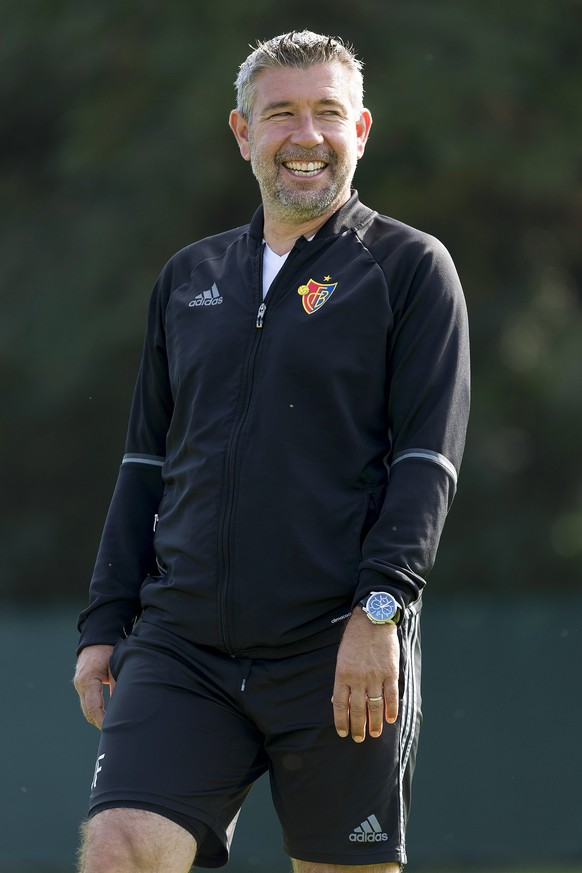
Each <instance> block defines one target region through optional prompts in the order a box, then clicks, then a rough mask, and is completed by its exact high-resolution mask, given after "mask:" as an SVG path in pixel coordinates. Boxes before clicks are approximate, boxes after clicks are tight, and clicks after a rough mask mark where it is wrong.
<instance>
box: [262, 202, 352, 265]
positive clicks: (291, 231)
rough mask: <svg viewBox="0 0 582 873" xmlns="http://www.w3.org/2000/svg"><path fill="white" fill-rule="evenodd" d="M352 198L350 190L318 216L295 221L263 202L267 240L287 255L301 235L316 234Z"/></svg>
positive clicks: (268, 243) (307, 236)
mask: <svg viewBox="0 0 582 873" xmlns="http://www.w3.org/2000/svg"><path fill="white" fill-rule="evenodd" d="M349 198H350V192H349V191H348V193H347V196H345V197H343V198H342V199H340V200H339V201H338V202H336V203H334V204H333V206H331V207H330V208H329V209H328V210H327V211H326V212H324V213H323V214H322V215H319V216H317V218H312V219H309V220H306V221H293V220H291V219H289V218H287V217H286V216H282V215H281V213H280V211H279V210H278V209H277V208H275V209H273V208H272V207H270V206H269V204H267V203H263V213H264V221H265V223H264V227H263V236H264V238H265V242H266V243H267V245H268V246H269V248H270V249H272V250H273V251H274V252H276V254H278V255H285V254H287V252H290V251H291V249H292V248H293V246H294V245H295V243H296V241H297V240H298V239H299V237H300V236H304V237H305V238H306V239H309V238H310V237H312V236H314V235H315V234H316V233H317V231H318V230H319V229H320V228H321V227H323V225H324V224H325V222H326V221H327V220H328V219H329V218H331V216H332V215H333V214H334V212H337V210H338V209H339V208H340V206H343V205H344V203H346V202H347V201H348V200H349Z"/></svg>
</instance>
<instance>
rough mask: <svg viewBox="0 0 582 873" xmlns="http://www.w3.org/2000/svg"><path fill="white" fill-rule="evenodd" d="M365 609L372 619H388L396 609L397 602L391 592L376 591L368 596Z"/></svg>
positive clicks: (392, 616)
mask: <svg viewBox="0 0 582 873" xmlns="http://www.w3.org/2000/svg"><path fill="white" fill-rule="evenodd" d="M366 609H367V610H368V612H369V614H370V617H371V618H372V619H373V620H374V621H390V619H391V618H394V616H395V615H396V613H397V611H398V604H397V603H396V601H395V600H394V598H393V597H392V595H391V594H387V593H386V592H385V591H376V592H375V593H374V594H371V595H370V597H369V598H368V602H367V604H366Z"/></svg>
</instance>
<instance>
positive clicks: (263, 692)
mask: <svg viewBox="0 0 582 873" xmlns="http://www.w3.org/2000/svg"><path fill="white" fill-rule="evenodd" d="M237 92H238V104H237V109H236V110H234V111H233V112H232V113H231V116H230V126H231V128H232V130H233V132H234V135H235V137H236V140H237V142H238V145H239V148H240V151H241V154H242V156H243V158H244V159H245V160H247V161H250V162H251V166H252V170H253V172H254V174H255V176H256V178H257V181H258V183H259V187H260V191H261V198H262V207H261V208H260V209H259V210H258V211H257V212H256V214H255V215H254V217H253V219H252V221H251V222H250V225H248V226H245V227H241V228H237V229H235V230H231V231H228V232H226V233H223V234H220V235H218V236H215V237H211V238H209V239H204V240H202V241H200V242H197V243H194V244H193V245H191V246H189V247H187V248H186V249H184V250H183V251H181V252H179V253H178V254H177V255H175V256H174V257H173V258H172V259H171V260H170V262H169V263H168V264H167V265H166V267H165V268H164V270H163V271H162V273H161V275H160V277H159V279H158V282H157V283H156V286H155V288H154V292H153V296H152V300H151V305H150V313H149V322H148V330H147V336H146V341H145V346H144V353H143V359H142V364H141V369H140V373H139V376H138V381H137V386H136V390H135V395H134V401H133V406H132V412H131V417H130V423H129V431H128V436H127V444H126V454H125V456H124V459H123V463H122V466H121V471H120V475H119V480H118V484H117V486H116V490H115V494H114V496H113V501H112V504H111V507H110V510H109V514H108V517H107V521H106V524H105V529H104V532H103V537H102V542H101V546H100V550H99V555H98V558H97V563H96V568H95V572H94V576H93V580H92V583H91V599H90V605H89V607H88V609H87V610H85V612H84V613H83V614H82V615H81V619H80V630H81V641H80V646H79V651H80V653H79V660H78V667H77V674H76V680H75V684H76V688H77V690H78V692H79V695H80V697H81V704H82V707H83V710H84V712H85V715H86V717H87V719H88V720H89V721H91V722H92V723H93V724H95V725H97V726H98V727H101V726H102V737H101V744H100V747H99V751H98V756H97V764H96V768H95V776H94V779H93V784H92V792H91V809H90V819H89V822H88V824H87V826H86V828H85V831H86V833H85V843H84V847H83V850H82V858H83V860H82V862H81V865H82V866H81V869H82V871H83V873H105V871H108V873H110V871H116V873H137V871H140V873H142V871H154V870H162V869H163V870H164V871H165V873H183V871H187V870H189V869H190V866H191V864H192V863H193V861H194V859H195V858H196V863H197V864H199V865H200V866H220V865H221V864H223V863H225V862H226V860H227V857H228V848H229V845H230V840H231V837H232V832H233V830H234V826H235V823H236V818H237V815H238V812H239V809H240V807H241V804H242V802H243V800H244V798H245V796H246V795H247V793H248V791H249V790H250V787H251V786H252V784H253V782H254V781H255V780H256V779H257V778H258V777H259V776H260V775H261V774H263V773H264V772H266V771H267V770H268V771H269V774H270V779H271V787H272V793H273V800H274V803H275V806H276V809H277V812H278V815H279V818H280V820H281V823H282V827H283V832H284V840H285V848H286V850H287V851H288V853H289V855H290V856H291V857H292V858H293V865H294V870H295V871H296V873H314V871H316V873H330V871H341V870H344V869H349V870H352V871H354V870H355V871H358V870H367V871H371V873H388V871H394V870H399V869H400V867H401V865H402V864H404V863H405V861H406V853H405V845H404V831H405V826H406V819H407V814H408V806H409V798H410V783H411V778H412V770H413V764H414V758H415V751H416V743H417V736H418V727H419V721H420V696H419V686H418V682H419V656H420V650H419V639H418V620H419V613H420V599H421V592H422V588H423V586H424V581H425V577H426V574H427V572H428V570H429V569H430V566H431V565H432V562H433V560H434V557H435V553H436V548H437V544H438V540H439V536H440V533H441V529H442V525H443V523H444V519H445V516H446V513H447V511H448V508H449V506H450V503H451V500H452V498H453V495H454V491H455V486H456V479H457V472H458V468H459V464H460V461H461V455H462V449H463V442H464V434H465V426H466V419H467V411H468V378H469V377H468V344H467V329H466V313H465V306H464V302H463V296H462V292H461V288H460V284H459V280H458V277H457V274H456V272H455V269H454V267H453V265H452V262H451V260H450V257H449V256H448V254H447V252H446V251H445V250H444V248H443V247H442V246H441V245H440V243H438V242H437V241H436V240H435V239H434V238H432V237H429V236H428V235H426V234H424V233H421V232H419V231H416V230H413V229H412V228H409V227H407V226H405V225H403V224H401V223H399V222H397V221H394V220H393V219H390V218H387V217H384V216H380V215H378V214H377V213H375V212H373V211H372V210H370V209H368V208H367V207H365V206H364V205H362V204H361V203H360V202H359V200H358V197H357V194H356V192H355V191H351V190H350V185H351V181H352V178H353V175H354V172H355V168H356V163H357V161H358V159H359V158H360V157H361V156H362V155H363V153H364V148H365V145H366V141H367V138H368V134H369V132H370V125H371V121H372V119H371V116H370V113H369V111H368V110H367V109H365V108H364V107H363V103H362V94H363V89H362V76H361V64H360V63H359V61H358V60H357V59H356V58H355V57H354V55H353V53H352V52H351V50H349V49H348V48H347V47H346V46H345V45H344V44H343V43H342V42H341V41H339V40H335V39H332V38H328V37H323V36H320V35H317V34H313V33H311V32H308V31H305V32H302V33H292V34H286V35H284V36H280V37H277V38H275V39H272V40H270V41H268V42H266V43H263V44H260V45H259V46H258V48H257V49H256V50H255V51H254V52H253V53H252V54H251V55H250V56H249V57H248V58H247V59H246V61H245V62H244V63H243V64H242V66H241V68H240V72H239V76H238V79H237ZM144 580H145V581H144ZM114 647H115V648H114ZM116 683H117V684H116ZM103 684H109V686H110V688H111V690H113V688H114V687H115V693H114V694H113V696H112V698H111V701H110V703H109V705H108V709H107V716H106V718H105V720H104V721H103V716H104V706H103V696H102V686H103ZM346 738H347V739H346Z"/></svg>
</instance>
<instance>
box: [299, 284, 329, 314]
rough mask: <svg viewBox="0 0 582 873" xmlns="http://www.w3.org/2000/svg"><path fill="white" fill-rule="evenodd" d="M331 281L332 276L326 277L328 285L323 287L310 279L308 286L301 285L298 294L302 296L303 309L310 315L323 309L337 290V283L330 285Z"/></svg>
mask: <svg viewBox="0 0 582 873" xmlns="http://www.w3.org/2000/svg"><path fill="white" fill-rule="evenodd" d="M329 279H331V276H326V277H325V280H326V283H325V284H323V285H322V284H321V283H320V282H315V281H314V280H313V279H310V280H309V282H308V283H307V285H300V286H299V288H298V289H297V293H298V294H300V295H301V302H302V303H303V308H304V310H305V311H306V313H307V314H308V315H312V314H313V313H314V312H317V310H318V309H321V307H322V306H323V304H324V303H327V301H328V300H329V298H330V297H331V295H332V294H333V292H334V291H335V289H336V288H337V282H333V283H328V280H329Z"/></svg>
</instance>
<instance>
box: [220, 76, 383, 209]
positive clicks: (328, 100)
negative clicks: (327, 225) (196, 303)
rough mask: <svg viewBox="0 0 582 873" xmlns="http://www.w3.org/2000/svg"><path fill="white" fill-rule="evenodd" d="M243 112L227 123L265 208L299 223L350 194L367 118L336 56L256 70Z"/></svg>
mask: <svg viewBox="0 0 582 873" xmlns="http://www.w3.org/2000/svg"><path fill="white" fill-rule="evenodd" d="M255 86H256V88H255V99H254V104H253V112H252V116H251V118H250V119H249V120H248V121H246V120H245V119H243V118H242V116H241V115H240V114H239V113H238V112H237V111H236V110H235V111H234V112H232V113H231V117H230V125H231V128H232V130H233V132H234V134H235V136H236V138H237V141H238V144H239V147H240V150H241V154H242V156H243V158H245V160H248V161H250V162H251V166H252V169H253V173H254V175H255V176H256V178H257V181H258V183H259V187H260V189H261V195H262V199H263V204H264V206H265V210H269V211H270V213H271V214H275V215H276V216H279V217H280V218H282V219H285V220H287V221H294V222H301V221H307V220H310V219H314V218H318V217H320V216H323V215H325V214H326V213H330V214H331V212H333V211H335V209H337V208H338V207H339V206H340V205H341V204H342V203H344V202H345V201H346V200H347V199H348V197H349V193H350V185H351V182H352V179H353V176H354V172H355V170H356V164H357V160H358V158H359V157H361V155H362V154H363V153H364V147H365V144H366V140H367V138H368V133H369V130H370V125H371V123H372V119H371V116H370V113H369V112H368V110H366V109H362V110H360V109H359V108H356V107H355V106H354V103H353V100H352V96H351V89H350V73H349V71H348V70H347V69H346V68H345V67H344V66H343V65H342V64H339V63H332V64H317V65H315V66H312V67H310V68H309V69H306V70H302V69H294V68H274V69H267V70H262V71H261V72H260V73H259V74H258V75H257V78H256V80H255Z"/></svg>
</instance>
